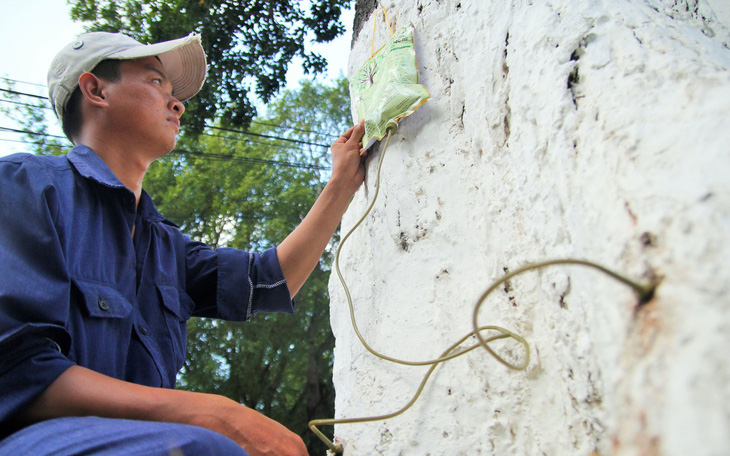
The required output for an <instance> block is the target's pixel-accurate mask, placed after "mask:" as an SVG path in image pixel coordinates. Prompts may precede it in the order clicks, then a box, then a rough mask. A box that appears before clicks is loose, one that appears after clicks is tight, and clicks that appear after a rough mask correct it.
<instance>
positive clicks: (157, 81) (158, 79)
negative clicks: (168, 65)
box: [153, 78, 162, 85]
mask: <svg viewBox="0 0 730 456" xmlns="http://www.w3.org/2000/svg"><path fill="white" fill-rule="evenodd" d="M153 81H155V82H156V83H157V84H159V85H162V79H160V78H155V79H153Z"/></svg>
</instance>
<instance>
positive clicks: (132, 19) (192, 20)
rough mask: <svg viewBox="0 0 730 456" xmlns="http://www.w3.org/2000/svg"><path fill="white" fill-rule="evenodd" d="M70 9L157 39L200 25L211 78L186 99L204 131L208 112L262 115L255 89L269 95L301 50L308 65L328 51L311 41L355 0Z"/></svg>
mask: <svg viewBox="0 0 730 456" xmlns="http://www.w3.org/2000/svg"><path fill="white" fill-rule="evenodd" d="M68 3H69V4H70V5H71V17H72V18H73V19H74V20H79V21H86V22H88V23H89V24H90V26H89V29H90V30H106V31H121V32H125V33H127V34H129V35H131V36H133V37H135V38H137V39H138V40H140V41H142V42H157V41H164V40H169V39H174V38H179V37H181V36H185V35H187V34H188V33H190V32H193V31H195V32H198V33H201V34H202V37H203V48H204V49H205V52H206V54H207V56H208V62H209V69H208V83H207V84H206V85H205V86H204V87H203V90H202V91H201V93H200V94H199V95H198V96H197V97H195V98H194V99H193V100H191V101H190V102H189V104H188V107H187V114H186V115H187V117H188V122H187V124H188V125H187V126H188V128H189V129H190V130H191V131H195V132H200V131H202V129H203V126H204V124H205V121H206V120H210V119H213V118H216V117H217V118H221V119H225V120H224V123H225V124H226V125H229V126H235V127H240V126H247V125H248V123H249V122H250V120H251V119H252V118H253V117H254V116H255V115H256V108H255V107H254V105H253V102H252V98H251V97H252V96H253V95H255V96H257V97H258V98H259V99H260V100H262V101H263V102H268V101H269V100H271V98H272V97H273V96H274V95H275V94H277V93H278V92H279V90H280V89H281V88H282V87H283V85H284V84H285V82H286V72H287V69H288V66H289V64H290V62H291V61H292V59H293V58H294V57H299V58H301V60H302V62H303V67H304V70H305V72H307V73H310V72H311V73H314V74H316V73H319V72H321V71H322V70H324V69H325V67H326V61H325V59H324V58H323V57H322V56H321V55H319V54H317V53H314V52H311V51H308V50H307V49H305V42H306V41H307V40H309V39H313V40H314V41H316V42H329V41H331V40H332V39H334V38H336V37H337V36H339V35H340V34H342V33H343V31H344V26H343V25H342V24H341V23H340V21H339V17H340V13H341V10H342V8H343V7H349V6H350V5H351V3H352V0H319V1H316V2H311V3H312V5H311V6H310V7H309V8H306V7H304V6H303V5H305V4H306V2H302V1H301V0H144V1H143V0H68Z"/></svg>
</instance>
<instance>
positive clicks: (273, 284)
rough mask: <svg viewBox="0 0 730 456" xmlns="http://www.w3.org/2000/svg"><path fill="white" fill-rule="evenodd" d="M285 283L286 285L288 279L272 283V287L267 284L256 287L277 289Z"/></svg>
mask: <svg viewBox="0 0 730 456" xmlns="http://www.w3.org/2000/svg"><path fill="white" fill-rule="evenodd" d="M285 283H286V279H282V280H279V281H278V282H276V283H272V284H270V285H267V284H259V285H256V288H276V287H278V286H279V285H282V284H285Z"/></svg>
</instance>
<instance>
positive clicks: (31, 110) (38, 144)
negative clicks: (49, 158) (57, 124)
mask: <svg viewBox="0 0 730 456" xmlns="http://www.w3.org/2000/svg"><path fill="white" fill-rule="evenodd" d="M25 90H27V89H21V90H16V87H15V84H14V83H13V82H12V81H11V80H9V79H4V78H3V79H2V84H0V91H1V92H0V94H1V95H2V96H1V97H0V101H2V103H0V114H2V115H3V116H5V117H6V118H8V119H12V120H14V121H16V122H17V123H19V124H20V125H22V128H21V129H22V131H25V132H27V133H26V136H27V137H28V138H27V139H28V142H29V144H31V145H32V146H31V150H32V151H33V152H34V153H36V154H38V155H61V154H62V153H64V152H65V150H66V147H68V146H69V144H70V143H69V141H68V140H67V139H66V138H65V137H64V136H58V135H54V134H52V133H50V131H49V123H48V118H47V117H46V116H47V115H48V114H49V113H50V112H51V111H50V110H51V106H50V103H48V100H47V99H46V98H44V96H42V95H38V96H33V97H27V96H22V95H19V93H24V91H25ZM51 115H52V114H51Z"/></svg>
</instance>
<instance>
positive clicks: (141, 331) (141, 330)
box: [139, 326, 147, 336]
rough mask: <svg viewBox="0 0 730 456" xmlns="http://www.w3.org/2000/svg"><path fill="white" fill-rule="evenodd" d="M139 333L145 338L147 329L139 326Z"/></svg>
mask: <svg viewBox="0 0 730 456" xmlns="http://www.w3.org/2000/svg"><path fill="white" fill-rule="evenodd" d="M139 333H140V334H142V335H143V336H146V335H147V328H145V327H144V326H140V327H139Z"/></svg>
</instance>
